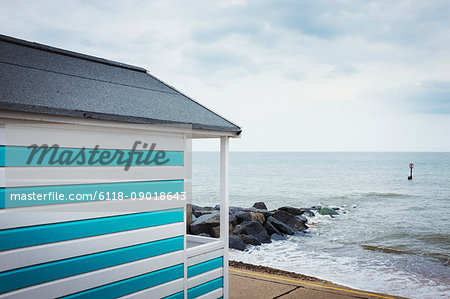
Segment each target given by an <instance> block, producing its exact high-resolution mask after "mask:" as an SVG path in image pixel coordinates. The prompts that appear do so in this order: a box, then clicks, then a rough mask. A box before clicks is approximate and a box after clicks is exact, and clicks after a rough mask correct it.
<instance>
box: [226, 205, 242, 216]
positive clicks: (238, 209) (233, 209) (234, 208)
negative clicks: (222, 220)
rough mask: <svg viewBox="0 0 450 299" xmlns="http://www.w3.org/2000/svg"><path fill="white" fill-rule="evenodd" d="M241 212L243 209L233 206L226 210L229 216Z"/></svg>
mask: <svg viewBox="0 0 450 299" xmlns="http://www.w3.org/2000/svg"><path fill="white" fill-rule="evenodd" d="M242 210H243V208H240V207H235V206H230V207H229V208H228V211H229V213H230V215H232V214H236V213H238V212H240V211H242Z"/></svg>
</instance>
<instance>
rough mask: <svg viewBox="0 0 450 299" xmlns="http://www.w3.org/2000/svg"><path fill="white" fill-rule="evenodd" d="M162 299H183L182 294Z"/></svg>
mask: <svg viewBox="0 0 450 299" xmlns="http://www.w3.org/2000/svg"><path fill="white" fill-rule="evenodd" d="M163 299H184V292H178V293H176V294H173V295H170V296H167V297H164V298H163Z"/></svg>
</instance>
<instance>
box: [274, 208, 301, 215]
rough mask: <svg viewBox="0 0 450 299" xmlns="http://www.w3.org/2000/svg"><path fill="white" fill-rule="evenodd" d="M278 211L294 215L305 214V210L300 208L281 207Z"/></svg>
mask: <svg viewBox="0 0 450 299" xmlns="http://www.w3.org/2000/svg"><path fill="white" fill-rule="evenodd" d="M278 210H281V211H285V212H287V213H289V214H292V215H302V214H303V213H304V212H305V210H304V209H299V208H294V207H281V208H279V209H278Z"/></svg>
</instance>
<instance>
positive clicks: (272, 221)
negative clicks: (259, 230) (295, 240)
mask: <svg viewBox="0 0 450 299" xmlns="http://www.w3.org/2000/svg"><path fill="white" fill-rule="evenodd" d="M266 222H269V223H270V224H272V225H273V226H274V227H276V228H277V229H278V230H279V231H280V232H282V233H283V234H288V235H293V234H294V233H295V231H294V229H292V228H291V227H290V226H288V225H286V224H284V223H283V222H281V221H280V220H278V219H276V218H274V217H273V216H270V217H269V218H267V220H266Z"/></svg>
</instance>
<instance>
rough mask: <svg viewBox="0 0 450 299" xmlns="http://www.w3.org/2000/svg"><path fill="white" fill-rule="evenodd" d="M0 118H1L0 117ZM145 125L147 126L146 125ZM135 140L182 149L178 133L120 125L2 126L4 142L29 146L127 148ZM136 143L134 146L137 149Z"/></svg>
mask: <svg viewBox="0 0 450 299" xmlns="http://www.w3.org/2000/svg"><path fill="white" fill-rule="evenodd" d="M0 121H1V120H0ZM149 128H151V127H150V126H149ZM135 141H142V142H143V143H144V142H146V143H148V144H149V145H151V144H152V143H156V147H155V149H156V150H176V151H182V150H183V147H184V140H183V135H182V134H167V133H161V132H153V131H150V130H148V131H143V130H140V131H136V130H130V129H121V128H103V127H96V126H83V125H74V124H60V123H58V124H52V123H44V122H22V123H11V122H7V124H6V125H5V144H6V145H16V146H29V145H31V144H37V145H42V144H48V145H53V144H58V145H59V146H60V147H75V148H81V147H85V148H94V147H95V146H96V145H99V147H100V148H102V149H129V150H131V148H132V147H133V144H134V143H135ZM141 146H142V144H140V145H139V148H138V149H142V148H141Z"/></svg>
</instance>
